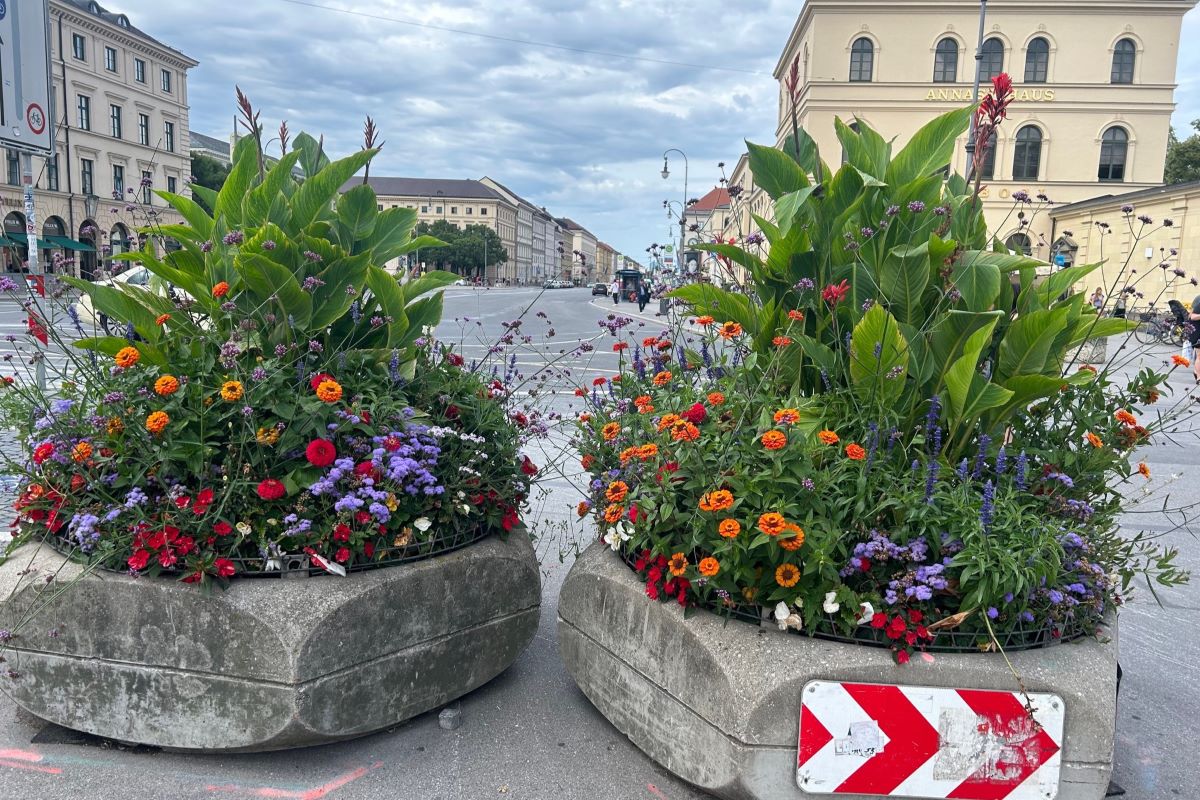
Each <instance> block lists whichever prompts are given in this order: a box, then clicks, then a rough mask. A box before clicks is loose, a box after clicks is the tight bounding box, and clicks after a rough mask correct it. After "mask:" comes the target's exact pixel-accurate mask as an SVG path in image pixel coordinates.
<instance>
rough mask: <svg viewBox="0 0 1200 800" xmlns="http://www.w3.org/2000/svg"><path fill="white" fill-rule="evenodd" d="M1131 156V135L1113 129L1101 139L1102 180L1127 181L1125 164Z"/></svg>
mask: <svg viewBox="0 0 1200 800" xmlns="http://www.w3.org/2000/svg"><path fill="white" fill-rule="evenodd" d="M1128 156H1129V134H1128V133H1127V132H1126V130H1125V129H1124V128H1121V127H1113V128H1109V129H1108V130H1106V131H1105V132H1104V136H1102V137H1101V138H1100V180H1101V181H1104V182H1106V183H1120V182H1121V181H1123V180H1125V162H1126V160H1127V159H1128Z"/></svg>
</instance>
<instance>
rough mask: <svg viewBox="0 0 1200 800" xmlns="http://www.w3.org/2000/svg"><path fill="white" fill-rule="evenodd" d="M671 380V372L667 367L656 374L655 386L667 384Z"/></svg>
mask: <svg viewBox="0 0 1200 800" xmlns="http://www.w3.org/2000/svg"><path fill="white" fill-rule="evenodd" d="M670 382H671V373H670V372H668V371H667V370H665V369H664V370H663V371H662V372H660V373H658V374H657V375H655V376H654V385H655V386H666V385H667V384H668V383H670Z"/></svg>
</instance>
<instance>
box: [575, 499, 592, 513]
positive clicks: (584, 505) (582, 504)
mask: <svg viewBox="0 0 1200 800" xmlns="http://www.w3.org/2000/svg"><path fill="white" fill-rule="evenodd" d="M591 510H592V507H591V505H589V504H588V501H587V500H580V501H579V505H577V506H575V513H576V514H578V515H579V516H581V517H586V516H587V514H588V512H589V511H591Z"/></svg>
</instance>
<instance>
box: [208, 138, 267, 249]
mask: <svg viewBox="0 0 1200 800" xmlns="http://www.w3.org/2000/svg"><path fill="white" fill-rule="evenodd" d="M256 175H258V145H257V144H255V142H254V137H253V136H243V137H242V138H241V139H238V141H237V144H235V145H234V146H233V167H232V168H231V169H230V170H229V175H228V177H226V178H225V183H224V184H223V185H222V186H221V191H219V192H218V193H217V202H216V205H215V206H214V207H213V217H224V218H225V220H226V221H227V222H228V224H229V226H230V227H233V228H236V227H238V226H239V225H241V224H242V199H243V198H244V197H245V196H246V192H248V191H249V190H250V186H251V184H252V183H253V182H254V178H255V176H256Z"/></svg>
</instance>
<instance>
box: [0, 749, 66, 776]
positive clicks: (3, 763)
mask: <svg viewBox="0 0 1200 800" xmlns="http://www.w3.org/2000/svg"><path fill="white" fill-rule="evenodd" d="M44 758H45V756H43V755H42V754H41V753H37V752H34V751H33V750H15V749H11V748H10V749H0V767H8V768H10V769H22V770H26V771H27V772H44V773H46V774H48V775H61V774H62V770H61V769H59V768H58V767H47V766H44V765H43V764H41V761H42V760H43V759H44Z"/></svg>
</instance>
